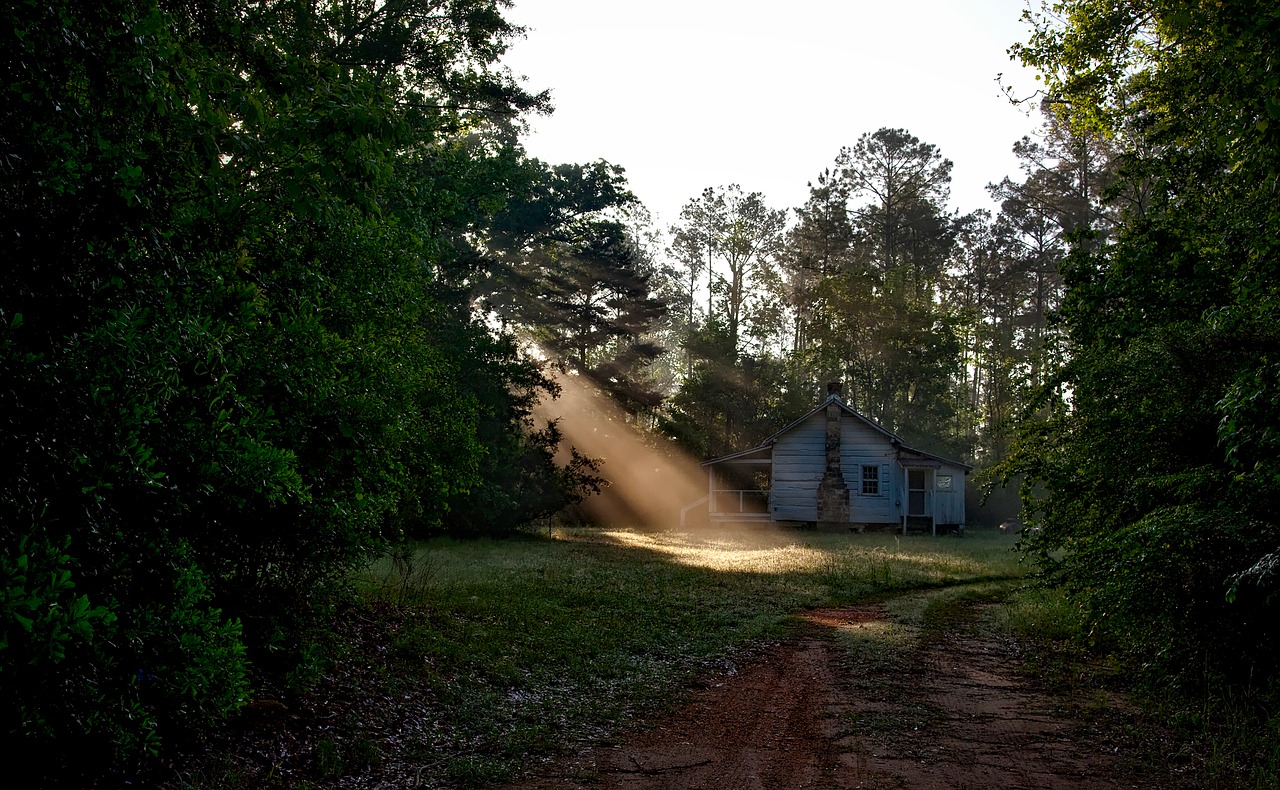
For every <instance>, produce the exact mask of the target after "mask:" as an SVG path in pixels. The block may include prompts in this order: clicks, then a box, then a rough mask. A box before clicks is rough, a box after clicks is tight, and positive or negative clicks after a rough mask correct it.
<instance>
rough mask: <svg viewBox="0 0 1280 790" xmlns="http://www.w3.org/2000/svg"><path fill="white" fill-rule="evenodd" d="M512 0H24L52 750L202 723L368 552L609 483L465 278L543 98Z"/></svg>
mask: <svg viewBox="0 0 1280 790" xmlns="http://www.w3.org/2000/svg"><path fill="white" fill-rule="evenodd" d="M503 5H504V3H502V2H501V0H498V1H497V2H495V1H494V0H407V1H406V2H396V3H385V4H384V3H374V2H371V1H369V2H366V1H364V0H352V2H333V3H323V4H295V3H249V2H241V0H223V1H222V2H212V3H200V4H181V3H167V2H158V1H157V0H118V1H117V2H107V3H90V4H82V3H75V2H65V3H43V2H34V0H32V1H31V2H17V3H10V4H7V5H6V6H5V8H4V10H3V11H0V46H3V48H4V51H5V55H4V58H3V61H2V63H3V66H2V68H3V74H2V75H0V91H3V98H2V99H0V157H3V158H2V159H0V173H2V175H3V177H2V178H0V258H2V259H3V260H4V261H5V266H4V268H3V271H0V381H2V382H3V384H0V414H2V415H3V416H0V422H2V424H0V454H2V455H3V456H4V457H5V459H6V461H7V465H6V466H7V468H9V469H10V472H9V474H8V475H6V481H5V484H4V487H3V489H2V490H0V546H2V547H3V548H2V549H0V568H3V573H4V577H3V582H2V585H3V586H2V588H0V589H3V597H2V598H0V601H2V602H3V603H2V605H0V615H2V616H3V618H4V620H3V622H0V693H2V694H3V696H4V697H5V699H6V701H7V702H6V705H5V708H4V714H3V737H4V739H5V741H6V745H7V747H8V748H11V749H17V750H20V751H25V752H26V753H27V755H28V757H29V758H30V762H29V763H28V764H31V765H39V766H41V770H45V771H47V772H48V773H49V774H50V775H56V774H58V773H60V772H62V771H63V769H64V767H72V766H73V764H72V762H70V761H71V756H72V755H74V757H75V759H74V766H78V767H82V768H85V769H89V770H100V769H101V768H102V767H103V766H106V765H111V764H112V763H123V762H132V761H134V760H136V759H138V758H139V757H141V756H143V755H146V754H149V753H150V754H153V753H155V752H156V751H157V749H159V748H160V747H161V745H162V744H163V742H164V740H165V739H168V738H172V737H173V736H175V735H176V734H178V733H180V732H183V731H186V732H189V733H190V734H192V735H198V734H199V733H200V732H201V731H202V730H203V729H204V728H205V727H206V726H207V725H210V724H213V723H215V722H217V721H218V720H220V719H221V718H222V717H224V716H225V715H226V714H227V713H229V712H230V711H233V710H235V709H237V708H238V707H239V706H241V705H242V704H244V702H245V701H246V699H247V698H248V695H249V693H250V688H249V678H250V670H251V667H252V666H256V667H257V668H258V669H260V670H266V671H281V672H283V671H287V670H288V669H289V667H290V666H292V665H293V664H294V663H296V661H297V660H298V655H299V654H298V651H299V650H300V648H301V646H300V644H299V641H298V640H299V634H300V633H301V631H300V628H301V626H302V625H304V624H305V621H306V619H307V618H308V617H309V616H310V615H311V614H312V613H313V612H315V611H316V609H317V607H319V606H322V605H323V602H324V599H325V595H324V593H325V590H326V589H327V588H328V586H329V585H331V583H333V582H335V581H339V580H341V579H342V578H343V577H344V576H345V574H346V573H347V572H348V569H349V568H350V567H351V565H352V563H353V562H355V561H356V560H358V559H360V558H362V557H364V556H366V555H367V553H368V552H369V550H370V549H372V548H375V547H377V546H380V545H382V544H383V543H384V542H385V541H386V540H388V539H394V538H396V537H397V536H398V535H399V534H401V531H402V530H403V529H406V528H409V529H412V530H415V531H417V532H419V533H422V532H426V531H430V530H433V529H439V528H440V527H441V526H443V525H444V524H445V519H446V514H447V513H448V512H449V510H450V508H454V509H456V510H457V511H458V512H459V514H460V516H461V518H460V520H459V522H458V526H459V527H460V528H463V529H471V530H476V531H494V530H509V529H511V528H512V527H513V526H515V525H516V524H517V523H519V522H520V521H522V520H527V519H529V518H532V517H534V516H536V515H540V514H542V513H545V512H548V511H550V510H554V509H555V508H556V507H558V506H559V505H561V504H563V503H564V502H565V501H567V500H568V499H571V498H572V497H573V495H574V494H573V491H574V489H575V486H580V485H582V484H584V483H589V482H590V480H591V479H592V478H591V474H590V465H589V463H587V462H586V461H585V460H583V459H578V460H577V461H576V463H575V467H574V469H572V470H570V471H569V472H565V470H562V469H560V468H559V467H557V466H556V465H555V464H554V463H553V454H554V451H555V448H556V444H557V438H558V437H557V435H556V434H555V432H554V428H546V429H544V430H541V431H539V430H534V425H533V423H532V419H531V416H530V415H531V408H532V404H533V402H534V401H535V400H536V398H537V396H538V394H539V393H546V392H547V391H549V389H550V388H551V386H550V384H549V383H548V381H547V380H546V379H545V378H544V377H543V375H542V374H541V372H539V370H538V369H537V368H536V367H535V366H533V365H532V364H531V363H530V362H528V361H525V360H524V359H523V358H522V357H521V356H520V354H519V353H518V352H517V348H516V345H515V343H514V342H513V341H512V339H511V338H509V337H504V336H499V335H495V333H494V332H493V331H492V330H491V329H490V328H489V327H488V326H487V325H486V324H484V323H482V322H480V321H479V320H477V318H476V317H475V316H474V315H473V312H472V310H471V307H470V304H469V298H470V296H469V290H468V283H469V281H470V280H472V279H474V278H475V277H477V276H478V275H479V274H480V273H481V272H482V270H483V266H484V263H485V262H484V260H483V258H482V257H481V256H479V255H478V254H476V253H475V251H474V250H473V249H471V247H470V246H469V243H468V239H469V238H470V237H471V234H474V233H475V231H476V230H477V229H478V228H479V227H480V226H481V225H482V224H483V223H485V222H487V221H489V219H490V218H491V217H492V216H493V214H494V213H495V212H496V211H498V210H499V209H501V208H502V206H503V205H504V204H505V202H506V200H507V199H508V197H509V196H510V195H511V194H513V193H516V192H518V191H520V190H526V189H527V188H528V186H527V184H528V182H529V181H530V179H531V178H534V177H535V176H534V175H531V174H530V172H529V170H528V169H527V168H525V167H524V166H523V165H521V162H520V160H521V157H520V153H519V150H518V149H517V148H515V147H514V132H513V126H512V123H513V119H514V117H515V115H516V114H518V113H519V112H522V111H525V110H532V109H537V108H539V107H540V106H542V105H543V104H544V103H545V99H544V97H541V96H535V95H531V94H529V93H527V92H525V91H524V90H522V89H521V88H519V87H518V86H517V85H516V84H515V82H514V80H513V78H512V77H510V76H509V75H507V74H505V73H504V72H503V71H500V70H498V69H496V68H495V67H494V64H495V62H496V59H497V57H498V56H499V55H500V54H501V53H502V51H503V49H504V47H505V42H506V41H507V40H508V39H509V38H510V37H511V36H512V35H514V34H516V33H517V32H518V31H516V30H514V29H513V28H512V27H511V26H510V25H509V24H508V23H507V22H506V21H505V20H504V19H503V18H502V16H501V14H500V13H499V12H500V10H501V6H503ZM575 470H576V471H575ZM493 488H501V489H503V490H504V491H506V492H507V499H506V500H505V502H506V504H504V503H503V502H498V501H495V502H494V503H493V507H492V508H490V509H485V508H483V507H481V506H480V505H479V504H478V503H477V501H476V500H475V499H474V497H475V496H478V495H480V494H481V493H483V492H485V491H487V490H491V489H493ZM480 501H481V502H483V501H484V500H480ZM250 662H252V664H251V663H250ZM179 724H180V725H181V726H178V725H179Z"/></svg>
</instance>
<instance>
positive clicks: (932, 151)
mask: <svg viewBox="0 0 1280 790" xmlns="http://www.w3.org/2000/svg"><path fill="white" fill-rule="evenodd" d="M950 170H951V163H950V162H949V161H947V160H945V159H943V158H942V156H941V154H940V153H939V152H938V150H937V149H936V147H934V146H932V145H929V144H926V143H922V142H920V141H919V140H918V139H917V138H915V137H914V136H912V135H910V134H909V133H907V132H905V131H904V130H900V129H881V130H879V131H877V132H874V133H869V134H865V135H863V136H862V137H861V138H860V139H859V141H858V144H857V145H855V146H853V147H852V148H846V149H842V150H841V152H840V154H839V155H838V157H837V159H836V163H835V167H834V168H833V170H832V171H831V172H830V173H827V174H823V176H822V177H820V178H819V179H818V182H817V184H816V185H812V186H811V188H810V201H809V203H808V204H807V205H806V207H805V209H804V210H803V211H802V212H801V214H800V217H801V221H800V224H799V225H798V226H797V229H796V231H795V232H794V233H793V234H792V236H791V238H790V244H789V248H788V253H787V255H786V256H785V260H787V262H788V263H787V265H788V267H789V268H790V269H792V270H799V271H804V272H809V273H813V274H815V275H816V276H815V278H814V280H813V281H812V283H811V284H807V289H808V292H809V294H810V297H809V299H808V308H809V310H811V313H810V315H809V317H807V320H806V322H805V347H804V350H803V352H802V353H803V356H804V357H805V358H806V359H807V360H808V362H807V365H806V366H807V367H808V368H809V369H810V370H811V371H812V372H813V373H814V374H816V375H817V376H819V377H821V378H843V379H844V380H845V381H846V383H847V387H846V393H847V396H848V398H849V400H850V402H851V404H853V405H854V406H855V408H858V409H860V410H862V411H863V412H864V413H866V414H867V415H868V416H869V417H871V418H872V419H875V420H877V421H878V422H881V423H882V424H884V425H886V426H888V427H889V428H890V429H892V430H896V431H900V432H902V433H903V434H904V435H906V436H908V437H909V438H911V439H912V440H913V441H916V442H917V443H920V444H923V445H926V446H929V447H933V448H934V449H937V450H942V451H947V452H953V453H960V452H963V448H961V447H958V446H956V445H955V444H954V442H951V441H950V440H949V439H948V438H947V437H951V436H953V435H954V434H955V431H954V428H955V426H954V424H953V423H954V421H955V419H956V406H957V404H956V401H955V393H954V387H953V386H952V383H953V382H954V381H955V380H956V379H957V378H958V377H959V364H960V347H959V341H958V338H957V335H956V317H955V316H954V315H951V314H949V313H948V312H947V311H946V310H945V309H944V305H942V303H941V302H940V301H939V298H938V296H939V287H940V283H941V282H942V278H943V273H944V272H945V270H946V267H947V265H948V262H949V260H950V256H951V254H952V250H953V248H954V245H955V235H956V229H957V227H958V220H957V218H955V217H953V216H951V215H949V214H947V213H946V212H945V208H944V203H945V201H946V197H947V193H948V188H949V184H950Z"/></svg>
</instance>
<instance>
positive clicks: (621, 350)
mask: <svg viewBox="0 0 1280 790" xmlns="http://www.w3.org/2000/svg"><path fill="white" fill-rule="evenodd" d="M527 167H529V168H531V170H532V178H531V180H530V182H529V184H530V189H529V190H528V191H527V192H526V193H524V194H522V195H520V196H519V197H518V198H516V199H514V200H512V201H511V202H510V203H509V204H508V205H507V206H506V208H504V209H503V211H502V212H500V213H499V214H498V216H497V217H496V218H495V220H494V222H493V223H492V226H491V228H490V232H489V234H488V236H487V238H486V241H485V247H486V250H487V254H488V255H489V257H490V258H491V259H492V260H491V261H490V263H489V273H490V277H489V279H488V281H487V282H486V283H485V284H483V285H481V286H479V287H477V291H478V293H479V294H480V295H481V299H482V304H483V305H484V306H485V307H486V308H487V309H490V310H493V311H494V312H495V313H496V314H497V315H498V316H499V317H500V318H501V319H502V320H504V321H506V322H508V323H509V324H511V325H514V326H518V327H519V328H520V330H521V331H522V332H524V333H526V335H527V336H528V337H529V338H531V339H533V340H534V341H535V342H537V343H538V344H539V345H540V346H541V347H542V350H543V351H545V352H550V353H551V354H553V355H554V356H555V357H556V358H557V359H558V360H559V361H561V362H563V363H565V364H567V365H568V366H569V367H570V368H572V369H573V370H575V371H576V372H578V373H580V374H582V375H585V376H588V377H590V378H591V379H592V380H593V381H594V382H595V383H596V384H597V385H598V386H600V387H601V388H602V389H604V390H605V391H606V392H608V393H609V394H610V395H612V396H613V397H615V398H616V399H617V400H618V401H619V403H620V404H622V405H623V406H624V407H626V408H627V409H628V410H630V411H632V412H635V411H639V410H651V409H653V408H654V407H656V406H657V405H658V402H659V401H660V400H661V395H660V394H659V393H658V392H656V391H655V390H654V389H653V388H652V387H651V386H650V384H649V382H648V380H647V376H646V368H647V366H648V365H649V364H650V363H651V362H652V361H653V360H654V359H655V358H657V357H658V356H659V355H660V354H661V353H662V352H663V349H662V348H661V347H660V346H658V344H657V343H656V342H654V339H653V333H654V331H656V328H657V324H658V322H659V321H660V319H661V318H662V317H663V315H664V314H665V313H666V309H667V307H666V305H665V304H664V303H663V302H661V301H660V300H659V299H658V298H657V297H656V296H655V295H654V286H653V285H652V283H651V280H652V278H653V274H654V264H653V262H652V261H651V260H650V259H649V258H648V256H647V254H646V252H645V250H644V248H643V247H642V246H641V244H640V243H639V241H638V239H637V238H636V233H635V231H634V230H633V229H632V228H631V227H629V226H628V225H627V223H626V222H625V221H624V219H625V217H624V212H625V210H626V209H627V208H629V207H630V206H631V205H633V204H634V203H635V197H634V196H633V195H632V194H631V193H630V192H629V191H627V189H626V180H625V177H624V175H623V172H622V168H620V167H617V166H616V165H610V164H608V163H606V162H596V163H594V164H591V165H557V166H555V167H548V166H546V165H544V164H543V163H541V162H538V161H536V160H533V161H531V162H529V163H527Z"/></svg>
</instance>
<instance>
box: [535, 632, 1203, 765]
mask: <svg viewBox="0 0 1280 790" xmlns="http://www.w3.org/2000/svg"><path fill="white" fill-rule="evenodd" d="M882 617H884V612H883V609H882V608H880V607H862V608H855V609H843V610H826V611H819V612H813V613H810V614H809V615H808V616H807V618H806V619H807V620H808V621H809V623H810V625H808V626H807V627H805V628H803V629H800V631H799V632H798V633H797V634H796V635H795V636H793V637H792V638H790V639H788V640H787V641H785V642H783V643H781V644H779V645H777V646H775V647H773V648H772V649H769V650H767V651H765V652H764V653H763V654H761V655H759V656H758V657H757V658H756V659H755V660H754V661H753V662H752V663H750V664H749V665H748V666H746V667H744V668H743V669H742V670H741V671H739V672H737V673H736V674H734V675H731V676H729V677H727V678H723V679H722V680H721V682H719V683H715V684H712V685H710V687H708V688H705V689H702V690H700V691H698V692H695V693H694V695H693V697H692V699H691V701H690V702H689V703H688V704H687V706H686V707H684V709H682V710H680V711H678V712H677V713H675V714H673V715H670V716H668V717H666V718H665V719H664V720H662V721H660V722H658V723H657V724H656V726H654V727H652V728H651V729H649V730H647V731H644V732H641V733H637V734H635V735H634V736H632V737H630V738H629V739H628V740H627V741H626V742H625V743H623V744H622V745H619V746H595V747H591V748H588V749H585V750H584V751H582V752H580V753H579V754H577V755H575V756H573V757H571V758H568V759H566V760H562V761H560V762H558V763H556V764H554V765H550V766H547V767H544V768H543V769H542V770H541V771H539V772H538V774H539V775H537V776H532V777H529V778H526V779H525V780H524V781H522V782H519V783H517V784H515V785H512V787H519V788H534V789H535V790H536V789H538V788H575V787H581V788H627V789H628V790H630V789H632V788H635V789H637V790H639V789H644V790H657V788H671V790H676V789H679V790H686V789H687V790H694V789H696V788H732V789H734V790H736V789H737V788H762V789H769V790H772V789H774V788H776V789H777V790H792V789H793V788H836V789H839V788H907V789H908V790H914V789H916V788H920V789H923V788H946V789H948V790H967V789H970V788H972V789H974V790H977V789H978V788H1007V789H1008V790H1017V789H1020V788H1027V789H1028V790H1029V789H1030V788H1036V789H1037V790H1040V789H1047V790H1053V789H1055V788H1063V789H1065V788H1072V789H1073V790H1074V789H1077V788H1079V789H1081V790H1091V789H1092V788H1099V789H1101V788H1116V787H1141V788H1153V787H1176V786H1178V784H1180V783H1175V782H1173V781H1172V779H1171V778H1170V776H1169V775H1168V774H1167V772H1164V771H1162V774H1164V775H1163V776H1160V777H1155V776H1152V775H1150V774H1147V773H1145V772H1144V770H1143V769H1142V768H1141V766H1140V765H1135V764H1134V763H1133V762H1132V760H1130V759H1129V757H1128V756H1126V757H1125V759H1124V760H1123V761H1122V759H1121V755H1124V754H1126V752H1127V751H1131V750H1130V749H1129V748H1128V746H1130V745H1127V744H1119V743H1116V742H1114V741H1109V740H1108V736H1107V733H1106V732H1105V731H1104V730H1102V729H1099V728H1098V727H1096V726H1092V725H1091V723H1090V722H1089V721H1087V720H1086V721H1081V720H1080V719H1075V718H1072V717H1071V716H1070V715H1068V713H1067V712H1066V710H1064V709H1063V708H1062V707H1061V705H1060V703H1057V702H1055V701H1054V700H1053V699H1052V698H1051V697H1050V696H1048V695H1046V694H1045V693H1044V692H1042V691H1039V690H1037V689H1036V688H1035V687H1033V686H1032V685H1031V684H1030V683H1029V682H1028V681H1027V680H1026V679H1024V678H1022V677H1020V676H1019V674H1018V673H1017V671H1016V667H1017V665H1018V664H1019V663H1020V662H1019V661H1017V660H1016V659H1015V658H1014V657H1013V656H1011V655H1009V652H1010V651H1009V646H1008V645H1005V644H1001V643H998V642H996V641H995V640H993V639H990V638H985V637H982V636H980V635H978V634H976V633H973V632H972V629H968V630H967V631H965V632H962V633H957V634H948V635H947V637H946V638H944V639H941V640H935V641H934V643H933V644H931V645H930V646H928V647H925V648H922V649H921V651H920V652H919V653H917V654H916V656H915V659H916V660H913V662H912V663H913V664H914V665H915V667H914V669H912V668H901V667H883V666H882V667H880V668H870V669H868V668H867V667H865V666H855V665H851V664H850V663H849V662H848V661H847V659H846V655H845V653H844V652H843V651H842V649H841V648H840V647H839V646H838V645H837V644H836V643H835V642H834V640H833V638H832V635H833V633H834V629H835V628H836V627H837V626H845V627H857V626H858V625H859V624H860V623H865V622H868V621H870V620H873V619H879V618H882Z"/></svg>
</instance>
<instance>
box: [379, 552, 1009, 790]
mask: <svg viewBox="0 0 1280 790" xmlns="http://www.w3.org/2000/svg"><path fill="white" fill-rule="evenodd" d="M1013 542H1014V538H1013V537H1011V536H1003V535H999V534H997V533H994V532H978V533H971V535H970V536H969V537H966V538H964V539H956V538H932V537H924V536H908V537H901V536H894V535H836V534H821V533H812V532H756V531H736V532H714V533H710V532H703V533H688V534H680V533H672V532H661V533H644V532H635V531H627V530H606V529H581V530H557V531H555V532H554V533H553V536H552V537H550V538H548V537H545V536H529V537H526V538H523V539H517V540H503V541H483V540H481V541H453V540H443V539H442V540H436V541H429V542H423V543H419V544H416V545H414V546H411V547H407V548H406V549H404V550H402V551H401V552H399V554H398V555H397V556H394V557H387V558H384V559H382V560H379V561H378V562H376V563H374V564H372V565H370V566H369V567H368V568H367V569H366V570H365V571H364V572H363V573H362V574H360V577H359V579H358V586H359V588H360V589H361V590H362V592H363V594H364V595H365V597H366V598H367V599H368V600H370V601H371V602H383V603H391V604H394V605H395V607H396V611H397V612H402V613H407V615H405V616H404V619H403V621H402V623H401V624H399V625H398V626H397V627H396V628H395V629H394V630H395V634H394V638H393V643H392V645H391V651H390V652H391V655H392V657H393V659H392V660H393V662H394V666H393V667H392V668H391V669H390V671H391V674H393V675H403V676H405V677H412V678H413V679H414V681H415V682H420V683H423V684H425V685H426V687H427V688H428V689H429V692H430V696H431V698H432V699H433V716H435V717H438V721H437V725H436V726H433V727H431V728H428V730H429V734H424V735H423V736H422V737H421V738H420V739H419V740H420V742H419V743H417V744H414V745H412V746H414V748H416V749H418V750H419V752H420V753H421V754H422V755H423V756H424V758H425V757H428V756H432V758H433V759H435V758H439V760H440V762H439V764H438V765H436V766H434V768H433V770H436V771H438V772H440V773H442V774H443V775H444V776H446V777H448V779H450V780H451V781H453V782H457V783H460V784H463V785H467V784H481V783H484V782H487V781H492V780H496V779H501V778H503V777H506V776H510V775H512V773H513V772H514V771H515V770H516V769H517V768H518V767H519V766H520V764H521V762H522V761H524V760H527V759H531V758H532V759H536V758H537V757H538V756H539V755H551V754H555V753H557V752H558V751H559V750H561V749H562V748H563V747H564V746H565V745H566V744H567V743H568V742H571V741H573V740H574V739H578V738H584V737H592V738H600V737H607V735H608V734H611V733H616V732H617V731H618V726H619V724H620V723H621V722H622V721H624V720H626V719H627V718H630V717H634V716H636V715H638V714H644V713H647V712H652V711H656V710H658V709H661V707H662V706H664V705H667V704H670V702H672V701H673V700H674V699H675V698H676V697H677V696H678V692H679V691H680V690H681V689H683V688H685V687H686V686H687V684H688V683H689V682H690V680H691V679H693V678H694V677H696V676H697V675H699V674H705V673H707V672H709V671H712V670H716V669H725V668H728V667H729V666H731V663H732V662H734V661H737V660H740V659H741V658H743V657H745V656H746V655H747V654H749V652H750V651H751V650H752V649H753V648H754V646H756V645H758V644H759V643H760V640H762V639H768V638H769V637H771V636H776V635H779V634H780V633H782V629H784V628H785V627H786V623H787V620H788V617H789V616H791V615H793V614H794V613H796V612H798V611H801V610H804V609H806V608H813V607H819V606H828V605H834V604H842V603H851V602H854V601H858V600H864V599H867V598H869V597H874V596H880V595H885V594H889V593H896V592H901V591H906V590H913V589H930V588H939V587H944V586H950V585H957V584H968V583H974V582H982V581H992V580H999V579H1011V578H1018V577H1020V576H1021V575H1023V573H1024V571H1025V567H1024V566H1023V565H1022V564H1021V563H1020V562H1019V557H1018V555H1017V554H1016V553H1015V552H1014V551H1013ZM442 755H447V757H441V756H442Z"/></svg>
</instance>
